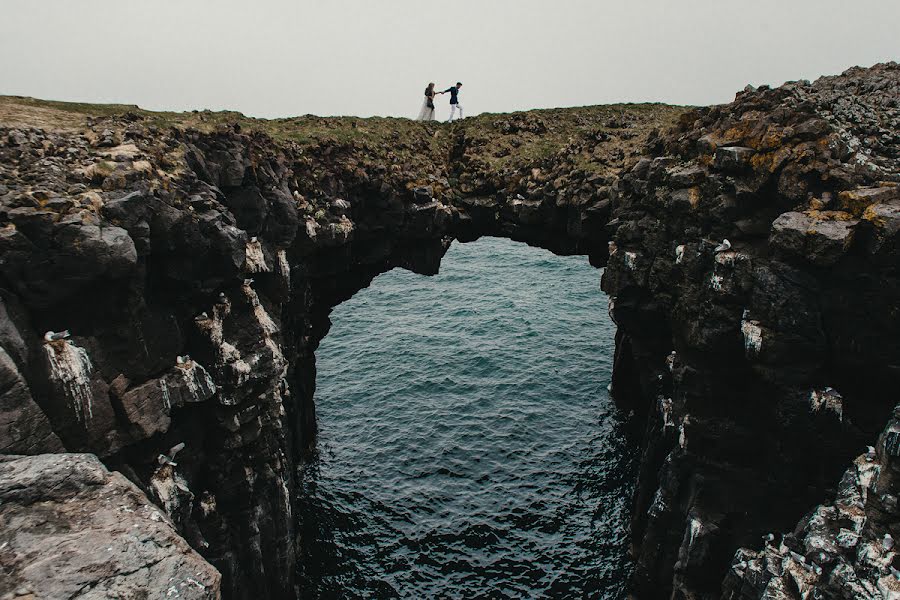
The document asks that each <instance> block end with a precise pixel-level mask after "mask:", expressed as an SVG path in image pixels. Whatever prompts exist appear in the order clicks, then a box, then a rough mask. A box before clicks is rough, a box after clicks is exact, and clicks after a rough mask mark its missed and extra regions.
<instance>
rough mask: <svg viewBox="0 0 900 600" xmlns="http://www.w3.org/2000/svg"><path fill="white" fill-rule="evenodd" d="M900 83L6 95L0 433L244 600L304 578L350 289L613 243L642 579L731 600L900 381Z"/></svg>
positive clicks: (608, 286)
mask: <svg viewBox="0 0 900 600" xmlns="http://www.w3.org/2000/svg"><path fill="white" fill-rule="evenodd" d="M898 80H900V68H898V67H897V66H896V65H885V66H880V67H876V68H873V69H870V70H857V71H851V72H848V73H847V74H845V75H843V76H841V77H838V78H831V79H824V80H820V81H819V82H816V83H815V84H806V83H798V84H790V85H788V86H785V87H783V88H779V89H777V90H767V89H761V90H751V91H746V92H744V93H742V94H739V96H738V98H737V100H736V101H735V103H734V104H732V105H728V106H722V107H713V108H710V109H703V110H700V111H690V112H688V111H686V110H685V109H680V108H674V107H665V106H659V105H647V106H622V107H598V108H587V109H571V110H566V111H538V112H533V113H522V114H516V115H504V116H485V117H479V118H476V119H470V120H466V121H464V122H462V123H461V124H457V125H454V126H452V127H445V126H440V125H433V124H420V123H411V122H407V121H403V120H392V119H386V120H377V119H376V120H356V119H317V118H304V119H290V120H282V121H255V120H251V119H245V118H240V117H239V116H236V115H233V114H208V113H195V114H187V115H160V114H156V113H144V112H142V111H139V110H137V109H133V108H128V107H78V106H67V105H54V104H52V103H39V102H35V101H29V100H24V99H4V100H3V102H0V118H2V123H5V126H3V127H0V225H2V228H0V281H2V288H3V294H2V299H3V300H2V305H0V308H2V310H0V347H2V353H0V373H2V379H0V381H2V382H3V386H2V387H0V394H2V395H0V414H2V419H0V448H2V449H3V452H6V453H23V454H36V453H49V452H59V451H62V450H68V451H79V452H92V453H95V454H97V455H98V456H100V457H101V458H102V460H103V462H104V463H105V464H106V465H107V466H109V467H110V468H113V469H117V470H119V471H121V472H122V473H124V474H125V475H126V476H127V477H128V478H129V479H131V480H132V481H133V482H135V483H136V484H137V485H138V486H140V488H141V489H142V490H143V492H144V493H146V494H147V496H148V497H149V498H151V499H152V500H153V501H154V502H155V503H156V504H157V505H159V506H160V507H162V508H163V509H164V511H165V512H166V513H167V515H168V517H169V518H170V519H171V520H172V522H173V523H174V524H175V525H176V526H177V527H178V529H179V531H180V532H181V533H182V534H183V535H184V537H185V539H186V540H187V541H188V542H189V543H190V544H191V546H193V547H194V548H195V549H197V550H198V551H199V552H200V553H201V554H202V555H203V556H204V557H205V558H206V559H207V560H209V561H210V562H211V563H212V564H213V565H215V566H216V567H217V568H218V569H219V570H220V571H221V573H222V576H223V585H224V591H225V595H226V596H228V597H249V596H263V597H290V596H292V595H293V593H294V561H295V557H294V548H295V539H294V538H295V535H296V531H297V528H296V527H295V524H296V522H297V520H298V519H302V518H303V515H299V514H295V511H294V472H295V468H296V465H297V463H298V461H300V460H302V457H303V453H304V451H305V450H307V449H309V448H310V447H311V445H312V444H313V443H314V440H315V407H314V404H313V390H314V385H315V359H314V352H315V349H316V347H317V344H318V342H319V341H320V340H321V339H322V338H323V336H324V335H325V334H326V333H327V331H328V327H329V320H328V314H329V312H330V310H331V308H332V307H333V306H335V305H336V304H337V303H339V302H341V301H343V300H344V299H346V298H348V297H350V296H351V295H352V294H353V293H355V292H356V291H358V290H359V289H361V288H362V287H365V286H366V285H368V283H369V282H370V281H371V279H372V278H373V277H374V276H376V275H377V274H378V273H381V272H383V271H385V270H387V269H390V268H393V267H396V266H400V267H404V268H407V269H411V270H414V271H416V272H420V273H424V274H429V273H434V272H436V271H437V268H438V266H439V264H440V259H441V257H442V256H443V253H444V251H445V250H446V248H447V246H448V244H449V242H450V241H451V240H452V239H459V240H462V241H466V240H471V239H475V238H476V237H478V236H480V235H500V236H505V237H511V238H513V239H517V240H522V241H525V242H527V243H531V244H535V245H540V246H543V247H547V248H549V249H551V250H554V251H556V252H560V253H581V254H586V255H588V256H590V258H591V261H592V263H593V264H595V265H598V266H600V265H604V264H606V262H607V260H608V261H609V266H608V269H607V271H606V274H605V276H604V282H603V287H604V289H605V290H606V292H607V293H608V294H609V295H610V300H611V310H612V314H613V316H614V318H615V319H616V322H617V323H618V325H619V333H618V340H617V342H618V343H617V356H616V364H615V372H614V385H615V390H614V393H615V395H616V398H617V401H618V402H620V403H621V405H622V406H623V407H624V408H626V409H627V410H632V411H634V413H635V418H637V419H641V420H642V421H643V422H645V423H646V433H645V435H644V438H643V441H642V442H641V443H642V450H643V460H642V464H643V466H642V470H641V475H640V481H639V485H638V493H637V497H636V501H635V515H634V523H633V535H634V551H635V557H636V559H637V562H638V570H637V573H636V576H635V580H634V582H633V585H634V588H635V590H636V591H637V592H638V594H640V595H641V596H642V597H662V596H668V595H669V594H670V592H671V591H672V590H675V591H676V594H677V595H680V596H682V597H713V596H716V595H718V593H719V591H720V590H721V582H722V579H723V577H725V575H726V573H727V572H729V566H730V563H731V561H732V557H733V556H734V554H735V551H736V550H737V548H738V547H740V546H747V547H749V548H755V547H759V546H760V544H759V543H758V542H759V541H760V538H759V536H760V535H763V534H764V533H767V532H770V531H775V530H784V529H787V528H791V527H793V524H794V523H796V522H797V520H798V519H800V518H801V516H802V515H803V514H804V513H805V512H806V511H808V510H809V509H810V508H811V507H813V506H815V505H816V504H818V503H821V502H822V501H823V500H825V499H826V498H827V496H828V494H829V490H830V489H831V488H832V487H833V486H834V485H835V484H836V483H837V481H838V479H839V477H840V472H841V471H842V470H844V469H845V468H846V466H847V464H849V462H850V461H851V460H852V457H853V456H854V455H855V454H857V453H858V451H859V449H860V444H863V445H865V444H866V443H871V440H874V439H875V436H876V435H877V431H878V430H880V429H881V428H882V427H883V426H884V423H885V421H886V420H887V418H888V416H889V414H890V410H891V408H892V402H893V401H895V400H896V399H895V398H894V399H891V398H890V393H891V389H892V388H891V386H892V385H893V384H896V383H897V379H898V372H900V367H898V365H900V356H898V354H900V347H898V346H897V343H896V339H897V335H896V334H897V333H898V332H897V328H898V319H897V315H896V306H897V292H898V286H897V274H896V265H897V252H898V250H897V248H898V246H897V232H898V225H900V208H898V202H900V198H898V196H897V194H896V193H895V192H896V191H897V189H898V188H896V187H893V186H892V185H891V182H896V181H898V179H900V176H898V169H897V160H898V156H897V154H896V153H897V150H896V149H897V145H896V142H897V132H898V123H897V98H898ZM679 117H681V120H680V121H677V120H678V118H679ZM676 121H677V122H676ZM660 130H663V131H664V132H665V133H662V134H661V133H660ZM724 238H728V239H729V240H730V244H731V247H730V248H720V249H718V250H717V249H716V247H717V246H718V245H719V244H721V243H722V240H723V239H724ZM726 245H727V244H726ZM65 332H67V334H66V333H65ZM863 374H864V376H863ZM885 514H887V515H888V517H889V516H890V514H893V513H885ZM751 551H752V550H746V551H743V552H747V553H749V552H751ZM742 572H747V570H746V569H745V570H744V571H742ZM736 573H737V571H735V570H734V569H732V570H731V572H730V574H729V578H730V579H729V581H732V580H733V579H734V577H735V576H737V575H736ZM729 585H730V586H731V587H729V588H728V589H730V590H733V589H738V588H737V587H735V586H736V585H738V584H735V583H734V582H733V581H732V583H729ZM748 589H749V588H748Z"/></svg>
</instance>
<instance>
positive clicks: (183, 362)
mask: <svg viewBox="0 0 900 600" xmlns="http://www.w3.org/2000/svg"><path fill="white" fill-rule="evenodd" d="M189 362H191V357H190V356H189V355H187V354H185V355H184V356H177V357H175V364H177V365H186V364H187V363H189Z"/></svg>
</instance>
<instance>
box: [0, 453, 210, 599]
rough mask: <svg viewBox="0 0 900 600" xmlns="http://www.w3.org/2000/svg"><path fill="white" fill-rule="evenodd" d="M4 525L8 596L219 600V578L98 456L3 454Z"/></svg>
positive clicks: (1, 552)
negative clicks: (25, 455) (217, 599)
mask: <svg viewBox="0 0 900 600" xmlns="http://www.w3.org/2000/svg"><path fill="white" fill-rule="evenodd" d="M0 524H2V525H0V531H2V533H0V539H2V540H3V541H2V543H0V560H2V563H3V569H2V570H0V592H2V593H4V594H12V596H13V597H23V598H26V597H27V598H76V597H78V598H82V597H83V598H88V597H90V598H173V597H175V598H192V599H215V598H219V597H220V589H219V588H220V583H221V581H220V580H221V577H220V575H219V572H218V571H217V570H216V569H215V568H213V567H212V566H211V565H210V564H209V563H207V562H206V561H205V560H203V558H202V557H201V556H200V555H199V554H197V553H196V552H195V551H194V550H192V549H191V547H190V546H188V544H187V542H185V541H184V539H182V538H181V537H180V536H179V535H178V533H177V532H176V531H175V528H174V527H173V525H172V523H171V521H170V520H169V519H168V517H166V516H165V514H164V513H163V511H161V510H160V509H158V508H157V507H156V506H154V505H153V504H151V503H150V501H149V500H148V499H147V497H146V496H145V495H144V493H143V492H141V491H140V489H138V488H137V486H135V485H134V484H133V483H131V482H130V481H128V480H127V479H126V478H125V477H123V476H122V475H121V474H120V473H116V472H110V471H108V470H107V469H106V468H105V467H104V466H103V464H101V463H100V461H99V460H98V459H97V457H96V456H93V455H90V454H41V455H38V456H32V457H22V456H0ZM51 549H52V551H51ZM4 597H6V596H4Z"/></svg>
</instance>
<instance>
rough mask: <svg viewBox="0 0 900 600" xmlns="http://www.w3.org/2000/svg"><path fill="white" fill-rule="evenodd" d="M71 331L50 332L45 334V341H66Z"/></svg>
mask: <svg viewBox="0 0 900 600" xmlns="http://www.w3.org/2000/svg"><path fill="white" fill-rule="evenodd" d="M69 335H70V334H69V330H68V329H66V330H65V331H48V332H47V333H45V334H44V339H45V340H47V341H48V342H55V341H57V340H65V339H67V338H68V337H69Z"/></svg>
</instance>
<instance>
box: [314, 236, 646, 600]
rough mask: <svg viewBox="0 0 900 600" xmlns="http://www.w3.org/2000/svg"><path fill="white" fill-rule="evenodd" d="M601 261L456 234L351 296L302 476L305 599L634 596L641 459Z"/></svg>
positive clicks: (340, 317)
mask: <svg viewBox="0 0 900 600" xmlns="http://www.w3.org/2000/svg"><path fill="white" fill-rule="evenodd" d="M599 281H600V271H598V270H596V269H593V268H591V267H590V266H589V265H588V264H587V260H586V259H585V258H583V257H559V256H554V255H552V254H550V253H549V252H546V251H543V250H539V249H535V248H530V247H528V246H526V245H524V244H518V243H515V242H511V241H509V240H502V239H495V238H484V239H482V240H479V241H478V242H474V243H471V244H458V243H454V245H453V247H451V248H450V250H449V251H448V253H447V255H446V257H445V258H444V261H443V263H442V265H441V272H440V274H439V275H437V276H435V277H423V276H420V275H415V274H412V273H409V272H407V271H402V270H399V269H395V270H394V271H391V272H389V273H386V274H384V275H381V276H379V277H378V278H376V279H375V281H374V282H373V284H372V286H371V287H370V288H368V289H365V290H363V291H361V292H359V293H358V294H357V295H356V296H354V297H353V298H352V299H351V300H349V301H347V302H345V303H344V304H342V305H340V306H338V307H337V308H336V309H335V311H334V313H333V314H332V321H333V323H334V325H333V327H332V329H331V332H330V333H329V334H328V336H327V337H326V338H325V340H324V341H323V342H322V345H321V347H320V349H319V351H318V352H317V357H318V367H319V375H318V382H317V384H318V389H317V391H316V402H317V410H318V417H319V427H320V439H319V457H318V458H317V459H316V460H315V461H313V462H312V463H311V464H309V465H307V466H306V467H305V468H304V469H303V471H302V473H301V481H302V484H301V496H302V498H301V500H302V502H301V513H300V514H301V518H302V527H301V531H302V533H301V535H302V540H301V548H302V552H301V554H302V556H301V557H300V569H301V580H302V582H303V584H302V585H303V589H302V591H303V593H304V596H305V597H321V598H332V597H345V598H376V597H385V598H387V597H403V598H435V597H440V598H488V597H490V598H503V597H505V598H535V597H590V598H621V597H623V596H624V594H623V593H622V587H623V583H624V582H625V581H626V579H627V577H628V573H629V570H628V569H629V566H628V562H627V560H626V528H627V521H628V516H629V513H628V511H629V505H630V500H631V492H632V479H633V474H634V468H635V463H634V456H633V454H634V452H633V450H632V449H631V448H630V447H629V446H628V444H627V443H626V440H625V431H624V430H625V426H624V423H623V422H622V421H621V420H620V417H619V416H618V415H617V413H616V411H615V410H614V407H613V405H612V401H611V400H610V398H609V397H608V395H607V391H606V386H607V384H608V383H609V374H610V372H611V361H612V356H613V334H614V331H615V329H614V327H615V326H614V325H613V324H612V323H611V322H610V320H609V316H608V314H607V307H606V297H605V296H604V295H603V294H602V293H601V292H600V289H599Z"/></svg>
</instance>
